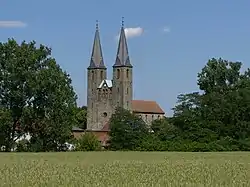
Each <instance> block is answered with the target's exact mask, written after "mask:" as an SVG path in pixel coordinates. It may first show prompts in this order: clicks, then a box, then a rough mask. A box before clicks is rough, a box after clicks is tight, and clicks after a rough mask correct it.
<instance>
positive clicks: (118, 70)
mask: <svg viewBox="0 0 250 187" xmlns="http://www.w3.org/2000/svg"><path fill="white" fill-rule="evenodd" d="M120 73H121V72H120V69H117V79H119V78H120Z"/></svg>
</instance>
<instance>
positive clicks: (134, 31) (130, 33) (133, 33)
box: [116, 27, 144, 40]
mask: <svg viewBox="0 0 250 187" xmlns="http://www.w3.org/2000/svg"><path fill="white" fill-rule="evenodd" d="M124 31H125V35H126V38H127V39H129V38H134V37H138V36H141V35H142V34H143V32H144V29H143V28H141V27H130V28H125V29H124ZM119 36H120V35H118V36H116V40H118V39H119Z"/></svg>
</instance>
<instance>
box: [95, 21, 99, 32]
mask: <svg viewBox="0 0 250 187" xmlns="http://www.w3.org/2000/svg"><path fill="white" fill-rule="evenodd" d="M95 27H96V30H98V20H96V25H95Z"/></svg>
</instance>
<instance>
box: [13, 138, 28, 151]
mask: <svg viewBox="0 0 250 187" xmlns="http://www.w3.org/2000/svg"><path fill="white" fill-rule="evenodd" d="M29 144H30V142H29V141H28V140H25V139H24V140H20V141H18V142H17V143H16V152H28V151H30V150H29Z"/></svg>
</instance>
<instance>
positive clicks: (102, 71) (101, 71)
mask: <svg viewBox="0 0 250 187" xmlns="http://www.w3.org/2000/svg"><path fill="white" fill-rule="evenodd" d="M101 79H103V71H101Z"/></svg>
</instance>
